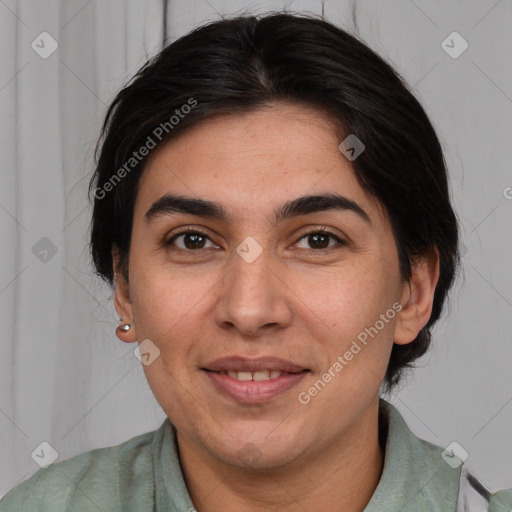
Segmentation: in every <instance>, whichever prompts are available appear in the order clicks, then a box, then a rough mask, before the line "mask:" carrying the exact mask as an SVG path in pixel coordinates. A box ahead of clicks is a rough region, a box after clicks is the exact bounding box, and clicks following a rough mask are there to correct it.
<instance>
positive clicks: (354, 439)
mask: <svg viewBox="0 0 512 512" xmlns="http://www.w3.org/2000/svg"><path fill="white" fill-rule="evenodd" d="M98 149H99V153H98V155H99V158H98V164H97V168H96V172H95V174H94V176H93V179H92V181H91V193H92V196H93V197H94V212H93V219H92V233H91V249H92V255H93V260H94V265H95V268H96V270H97V273H98V274H99V275H100V276H101V277H102V278H103V279H105V280H106V281H107V282H109V283H111V284H112V285H113V286H114V287H115V295H114V301H115V307H116V310H117V312H118V314H119V316H120V318H121V322H120V325H119V327H118V328H117V336H118V337H119V338H120V339H121V340H122V341H125V342H128V343H132V342H135V341H137V342H138V343H139V350H140V355H141V361H142V362H143V368H144V372H145V374H146V377H147V380H148V383H149V385H150V387H151V389H152V391H153V393H154V395H155V397H156V399H157V400H158V402H159V404H160V405H161V407H162V409H163V410H164V411H165V413H166V415H167V419H166V421H165V422H164V423H163V424H162V426H161V427H160V428H159V429H158V430H157V431H155V432H149V433H147V434H144V435H141V436H137V437H135V438H133V439H130V440H128V441H126V442H125V443H122V444H120V445H118V446H115V447H108V448H102V449H98V450H93V451H90V452H87V453H84V454H81V455H79V456H76V457H73V458H71V459H69V460H67V461H63V462H59V463H55V464H53V465H51V466H50V467H48V468H46V469H42V470H40V471H39V472H37V473H36V474H35V475H34V476H33V477H31V478H30V479H28V480H27V481H25V482H23V483H22V484H20V485H19V486H18V487H16V488H15V489H14V490H13V491H11V492H10V493H9V494H8V495H7V496H6V497H5V498H4V500H2V502H0V510H2V511H14V510H16V511H18V510H27V511H29V510H45V511H50V510H51V511H52V512H55V511H61V510H62V511H64V510H66V511H68V510H72V511H82V510H84V511H85V510H105V511H106V510H108V511H132V510H133V511H138V512H141V511H153V510H157V511H179V512H186V511H193V510H197V511H199V512H212V511H227V512H230V511H235V510H236V511H240V510H243V511H248V512H249V511H256V510H258V511H260V510H272V511H285V512H286V511H320V510H321V511H325V510H329V511H335V510H336V511H337V510H343V511H345V512H360V511H365V512H391V511H393V512H394V511H399V510H400V511H414V512H424V511H425V512H426V511H443V512H444V511H455V510H457V511H460V510H466V511H471V512H478V511H481V510H494V511H498V510H510V508H511V506H512V491H510V490H509V491H506V490H505V491H501V492H499V493H495V494H492V495H491V494H490V493H489V492H488V491H487V490H486V489H485V488H484V487H483V486H482V485H481V483H480V482H479V481H478V480H477V479H476V478H474V477H473V476H472V475H471V474H470V472H469V471H468V469H467V467H466V465H465V464H463V463H462V462H463V460H462V459H461V457H462V458H463V456H461V454H460V452H457V447H451V448H450V449H448V450H443V448H442V447H439V446H435V445H433V444H430V443H428V442H426V441H423V440H421V439H419V438H418V437H416V436H415V435H414V434H413V433H412V432H411V431H410V430H409V428H408V427H407V425H406V424H405V422H404V420H403V419H402V417H401V416H400V414H399V413H398V411H397V410H396V409H395V408H394V407H393V406H392V405H391V404H389V403H388V402H386V401H385V400H383V399H382V398H380V391H381V389H384V390H391V389H392V388H393V387H394V386H396V385H397V384H398V382H399V381H400V377H401V375H402V374H403V371H404V370H405V369H406V368H407V367H408V366H410V365H411V363H412V362H413V361H414V360H415V359H417V358H418V357H420V356H421V355H423V354H424V353H425V352H426V351H427V349H428V347H429V343H430V339H431V328H432V326H433V325H434V323H435V322H436V321H437V320H438V318H439V317H440V314H441V312H442V310H443V305H444V303H445V299H446V297H447V293H448V291H449V289H450V287H451V285H452V282H453V280H454V278H455V276H456V272H457V269H458V265H459V254H458V226H457V220H456V216H455V214H454V212H453V210H452V207H451V204H450V196H449V190H448V184H447V176H446V168H445V162H444V158H443V154H442V150H441V147H440V145H439V142H438V139H437V137H436V134H435V132H434V130H433V128H432V126H431V124H430V122H429V120H428V118H427V116H426V114H425V112H424V110H423V109H422V107H421V106H420V105H419V103H418V102H417V100H416V99H415V98H414V97H413V96H412V95H411V93H410V92H409V91H408V89H407V87H406V86H405V85H404V83H403V81H402V79H401V78H400V77H399V76H398V74H397V73H396V72H395V71H394V70H393V69H392V68H391V67H390V66H389V65H388V64H387V63H385V62H384V61H383V60H382V59H381V58H380V57H378V56H377V55H376V54H375V53H374V52H372V51H371V50H370V49H369V48H368V47H366V46H365V45H364V44H363V43H361V42H360V41H358V40H357V39H355V38H354V37H352V36H351V35H349V34H347V33H346V32H344V31H342V30H340V29H339V28H336V27H334V26H333V25H331V24H329V23H327V22H325V21H323V20H320V19H316V18H313V17H306V16H292V15H288V14H270V15H267V16H264V17H260V18H256V17H238V18H234V19H226V20H222V21H218V22H214V23H210V24H208V25H206V26H203V27H200V28H199V29H197V30H195V31H193V32H192V33H190V34H188V35H186V36H185V37H183V38H181V39H180V40H178V41H176V42H174V43H172V44H171V45H169V46H168V47H167V48H165V49H164V50H163V51H162V52H160V54H158V55H157V56H156V57H155V58H154V59H152V60H151V61H150V62H148V63H147V64H146V65H145V66H144V67H143V68H142V69H141V70H140V71H139V73H138V74H137V75H136V77H135V78H134V80H133V81H132V82H131V83H130V84H129V85H128V86H127V87H125V88H124V89H123V90H122V91H121V92H120V93H119V94H118V96H117V97H116V98H115V100H114V102H113V104H112V105H111V107H110V109H109V111H108V113H107V117H106V120H105V124H104V126H103V132H102V138H101V139H100V142H99V146H98Z"/></svg>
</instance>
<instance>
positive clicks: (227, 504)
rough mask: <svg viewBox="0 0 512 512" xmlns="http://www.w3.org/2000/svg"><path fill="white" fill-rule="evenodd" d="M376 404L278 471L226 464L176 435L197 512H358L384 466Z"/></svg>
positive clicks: (375, 484)
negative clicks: (338, 436) (319, 446)
mask: <svg viewBox="0 0 512 512" xmlns="http://www.w3.org/2000/svg"><path fill="white" fill-rule="evenodd" d="M378 405H379V404H378V400H377V402H376V404H375V405H372V407H371V408H370V409H369V410H368V411H367V414H366V416H365V417H364V418H362V420H361V422H360V423H358V424H357V425H355V426H354V428H353V429H351V432H350V433H347V434H344V435H343V438H342V439H336V440H334V441H333V443H331V444H330V445H329V446H326V447H325V448H324V449H323V451H321V452H319V451H315V452H314V453H312V454H311V455H309V456H304V457H301V458H300V459H296V460H295V461H293V463H290V464H287V465H286V466H281V467H279V468H271V469H258V470H255V469H251V470H248V469H244V468H239V467H233V466H232V465H227V464H225V463H223V462H222V461H220V460H219V459H218V458H216V457H214V456H212V455H211V454H210V453H207V452H205V451H204V450H203V449H202V448H201V447H199V446H198V445H197V444H196V443H194V442H192V441H190V440H189V439H183V438H182V437H181V436H180V434H179V433H178V434H177V436H178V447H179V453H180V460H181V466H182V469H183V473H184V477H185V481H186V485H187V488H188V491H189V494H190V496H191V498H192V501H193V503H194V505H195V508H196V510H197V512H217V511H218V510H222V511H224V512H235V511H236V512H239V511H240V510H244V512H253V511H254V512H256V511H258V512H259V511H261V510H262V509H263V510H279V511H280V512H299V511H300V512H303V511H304V510H308V511H311V512H315V511H322V512H323V511H325V510H343V511H344V512H362V511H363V510H364V508H365V507H366V505H367V504H368V502H369V501H370V499H371V497H372V495H373V493H374V491H375V489H376V487H377V485H378V483H379V480H380V477H381V474H382V468H383V464H384V451H383V448H384V447H383V446H381V444H380V443H379V409H378ZM381 442H382V437H381Z"/></svg>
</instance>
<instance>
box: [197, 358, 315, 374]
mask: <svg viewBox="0 0 512 512" xmlns="http://www.w3.org/2000/svg"><path fill="white" fill-rule="evenodd" d="M203 369H204V370H211V371H214V372H228V371H234V372H236V371H239V372H258V371H265V370H267V371H271V370H278V371H281V372H289V373H298V372H302V371H304V370H306V371H307V368H303V367H302V366H299V365H297V364H295V363H293V362H292V361H287V360H286V359H281V358H279V357H272V356H265V357H258V358H256V359H249V358H247V357H241V356H231V357H221V358H219V359H215V360H214V361H211V362H210V363H208V364H206V365H205V366H204V368H203Z"/></svg>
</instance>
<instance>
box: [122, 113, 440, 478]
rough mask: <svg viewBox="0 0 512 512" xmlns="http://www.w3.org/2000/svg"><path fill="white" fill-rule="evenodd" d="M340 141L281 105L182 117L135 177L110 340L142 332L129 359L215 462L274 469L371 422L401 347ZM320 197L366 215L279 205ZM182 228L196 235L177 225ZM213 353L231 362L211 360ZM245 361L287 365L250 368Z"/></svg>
mask: <svg viewBox="0 0 512 512" xmlns="http://www.w3.org/2000/svg"><path fill="white" fill-rule="evenodd" d="M363 142H364V141H363ZM340 143H341V140H340V139H339V137H338V136H337V135H336V132H335V130H334V128H333V125H332V124H330V123H329V122H328V120H327V119H326V118H325V117H324V116H322V114H320V113H319V112H317V111H316V110H311V109H305V108H301V107H298V106H293V105H284V104H281V105H279V106H276V107H274V108H272V109H266V110H262V111H259V112H257V113H249V114H234V115H226V116H219V117H216V118H211V119H209V120H207V121H205V122H202V123H200V124H198V125H196V126H194V127H193V128H191V129H189V130H188V131H186V132H183V134H181V135H180V136H179V137H177V138H176V139H174V140H173V141H171V142H170V143H168V144H167V145H166V146H164V147H163V148H160V149H158V151H155V152H154V154H152V155H151V158H150V160H149V161H148V164H147V166H146V169H145V171H144V174H143V176H142V178H141V181H140V186H139V189H138V195H137V199H136V204H135V209H134V219H133V220H134V222H133V231H132V241H131V249H130V255H129V285H128V287H126V286H125V285H123V284H122V283H123V281H122V280H120V277H119V276H118V282H117V287H116V299H115V300H116V307H117V309H118V312H119V313H120V316H122V317H123V319H125V320H126V319H127V320H129V321H130V322H131V323H132V324H133V325H134V329H133V330H132V332H133V334H131V336H132V338H131V339H126V338H125V341H134V340H135V339H136V340H138V342H139V343H141V342H143V340H150V341H149V342H147V341H146V342H145V343H146V345H145V346H144V347H146V348H147V349H148V350H147V352H148V353H149V354H150V356H146V357H147V358H148V361H151V362H150V364H147V365H144V367H143V368H144V371H145V374H146V377H147V380H148V382H149V385H150V387H151V389H152V391H153V393H154V395H155V397H156V399H157V400H158V402H159V403H160V405H161V407H162V408H163V410H164V411H165V413H166V414H167V415H168V417H169V418H170V420H171V422H172V423H173V424H174V425H175V426H176V427H177V429H178V432H179V436H181V438H182V439H186V440H187V442H189V443H194V445H195V446H196V447H198V448H199V449H200V450H203V451H204V453H205V454H207V455H208V456H212V457H214V458H215V459H216V460H219V461H224V462H226V463H228V464H232V465H235V466H243V465H245V464H251V465H253V466H255V467H267V468H268V467H277V466H280V465H283V464H286V463H290V462H292V461H294V460H299V459H301V458H302V460H307V458H308V457H314V456H315V455H318V454H319V453H320V452H321V451H322V450H324V451H325V450H328V449H329V447H332V446H333V444H334V443H336V442H341V440H342V439H348V438H350V436H351V435H352V434H355V432H356V431H357V430H358V429H361V428H364V427H365V425H367V424H368V422H369V421H370V416H371V421H374V420H375V419H376V416H375V415H374V413H375V411H376V409H375V407H376V404H377V403H378V396H379V388H380V385H381V382H382V380H383V378H384V375H385V371H386V367H387V364H388V360H389V356H390V351H391V348H392V344H393V339H394V337H395V339H396V340H399V341H398V342H402V343H406V342H409V341H411V340H412V339H414V337H415V336H416V334H417V331H418V330H419V329H420V328H421V327H422V326H423V325H418V326H417V327H418V328H417V329H416V330H415V329H414V328H411V325H410V324H407V325H406V323H405V322H403V323H401V320H400V315H402V314H403V312H402V313H400V314H399V313H397V311H398V309H399V308H400V305H399V304H401V305H403V306H405V305H406V304H407V301H408V300H409V298H410V288H409V285H408V283H402V282H401V279H400V273H399V265H398V255H397V250H396V246H395V243H394V239H393V234H392V230H391V226H390V222H389V219H388V218H387V216H386V215H384V214H383V212H382V211H381V210H380V209H379V208H378V207H377V205H376V203H375V202H373V201H372V200H371V199H370V198H369V197H368V196H367V195H365V193H364V191H363V190H362V188H361V187H360V186H359V184H358V183H357V181H356V178H355V177H354V174H353V171H352V170H351V165H350V162H349V161H348V160H347V159H346V158H345V157H344V156H343V154H342V153H341V152H340V150H339V149H338V146H339V144H340ZM166 195H169V196H171V195H172V196H181V197H187V198H191V199H195V200H198V199H201V200H203V201H207V202H212V203H215V204H216V205H218V207H220V208H222V210H223V211H224V212H225V214H226V218H224V219H222V218H216V217H215V216H212V215H204V214H203V213H204V212H199V211H197V210H196V212H195V213H193V212H191V213H182V212H178V211H176V210H177V209H179V208H176V207H175V206H176V203H172V201H170V200H168V201H165V200H164V199H165V196H166ZM321 195H339V196H343V197H344V198H346V199H347V200H349V201H352V202H353V203H355V204H357V205H358V206H359V207H360V208H361V210H362V211H364V212H366V215H367V217H368V218H365V215H364V213H361V212H359V213H358V212H356V211H354V210H353V209H349V208H341V207H340V208H333V207H332V206H331V207H330V208H328V209H325V208H324V207H325V206H326V205H327V202H324V203H322V202H321V200H319V199H318V200H313V201H311V202H309V203H304V208H302V209H300V208H292V209H290V208H288V209H286V208H285V209H284V210H283V206H284V205H287V204H290V203H294V202H296V201H298V200H299V198H301V197H303V196H321ZM162 198H164V199H162ZM168 199H169V198H168ZM322 204H323V206H322ZM173 205H174V206H173ZM276 212H279V213H278V215H277V218H276ZM191 229H193V230H200V231H201V232H202V233H204V234H199V235H197V234H189V235H186V234H185V235H183V233H184V232H186V231H187V230H191ZM120 283H121V284H120ZM434 286H435V283H434ZM394 304H395V307H394V308H393V305H394ZM397 305H398V308H397ZM404 311H405V310H404ZM426 318H427V319H428V317H426ZM422 319H423V317H422ZM422 319H420V320H422ZM425 321H426V320H425ZM423 324H424V322H423ZM372 326H373V330H369V329H370V327H372ZM365 328H367V329H368V330H367V331H365ZM376 331H378V332H377V333H375V332H376ZM413 331H414V332H413ZM364 332H366V343H363V342H362V341H361V340H362V339H364V338H365V337H364V334H362V333H364ZM369 332H371V333H372V335H370V334H369ZM354 342H356V343H357V346H358V347H359V350H358V349H357V348H356V345H354ZM156 347H157V348H158V350H159V351H160V352H159V355H158V357H155V354H158V350H156ZM142 352H144V350H142ZM349 353H351V354H352V356H350V354H349ZM226 357H232V358H240V359H232V360H231V361H228V362H227V363H226V362H224V363H222V362H220V363H219V364H217V366H216V365H215V361H216V360H218V359H220V358H226ZM153 358H154V360H153ZM260 358H279V359H281V360H283V361H285V362H287V363H286V364H285V363H282V364H281V363H279V362H276V361H272V360H270V359H267V361H260V362H257V363H256V364H254V365H252V366H251V362H250V361H251V360H255V359H260ZM247 361H249V363H247ZM342 361H343V362H342ZM336 362H338V364H336ZM244 363H245V364H246V365H245V366H244ZM229 365H231V366H229ZM290 365H292V366H294V367H293V368H292V367H291V366H290ZM340 367H341V368H340ZM221 368H225V370H226V371H227V370H228V369H230V370H231V371H236V370H237V368H239V369H240V370H243V372H242V373H240V374H239V373H231V375H229V374H224V375H223V374H221V373H218V372H220V369H221ZM279 368H282V370H281V371H282V372H283V373H281V374H280V376H277V375H278V373H276V372H278V371H280V370H279ZM251 369H253V370H254V371H255V372H256V373H255V374H253V373H247V372H248V370H251ZM265 370H267V371H268V373H266V372H265ZM272 370H274V372H273V373H271V371H272ZM299 370H300V372H298V371H299ZM285 371H286V373H285ZM297 372H298V373H297ZM326 375H327V376H326ZM329 375H330V379H329ZM270 377H273V378H271V379H270V380H267V379H269V378H270ZM239 379H242V380H239ZM245 379H253V380H245ZM259 379H263V380H259ZM319 380H320V381H321V382H320V383H319ZM315 383H316V387H315ZM315 390H316V392H315ZM370 411H372V413H371V415H370Z"/></svg>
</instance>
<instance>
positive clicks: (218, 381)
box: [204, 370, 309, 404]
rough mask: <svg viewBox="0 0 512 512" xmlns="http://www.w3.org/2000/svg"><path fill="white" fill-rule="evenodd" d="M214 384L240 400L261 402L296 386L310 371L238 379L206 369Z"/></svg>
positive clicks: (252, 402)
mask: <svg viewBox="0 0 512 512" xmlns="http://www.w3.org/2000/svg"><path fill="white" fill-rule="evenodd" d="M204 371H205V373H206V375H207V376H208V378H209V379H210V381H211V382H212V383H213V384H214V386H215V387H216V388H217V389H218V390H219V391H221V392H222V393H224V394H225V395H228V396H229V397H231V398H233V399H234V400H236V401H238V402H244V403H251V404H254V403H261V402H266V401H268V400H271V399H272V398H274V397H276V396H277V395H279V393H282V392H284V391H287V390H288V389H291V388H293V387H294V386H296V385H297V384H298V383H299V382H300V381H301V380H302V379H303V378H304V377H305V376H306V375H307V374H308V373H309V372H307V371H303V372H300V373H287V374H284V375H280V376H279V377H276V378H275V379H270V380H237V379H233V378H232V377H230V376H229V375H225V374H222V373H216V372H212V371H208V370H204Z"/></svg>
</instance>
